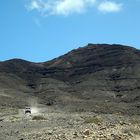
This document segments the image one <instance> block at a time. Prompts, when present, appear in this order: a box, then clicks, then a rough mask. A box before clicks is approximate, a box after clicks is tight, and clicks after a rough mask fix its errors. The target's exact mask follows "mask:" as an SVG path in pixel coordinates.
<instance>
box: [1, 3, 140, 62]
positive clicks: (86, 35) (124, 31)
mask: <svg viewBox="0 0 140 140" xmlns="http://www.w3.org/2000/svg"><path fill="white" fill-rule="evenodd" d="M139 14H140V0H1V1H0V61H3V60H7V59H12V58H21V59H26V60H29V61H34V62H42V61H47V60H51V59H53V58H55V57H57V56H60V55H62V54H65V53H66V52H68V51H70V50H72V49H75V48H78V47H81V46H85V45H86V44H88V43H119V44H125V45H130V46H133V47H135V48H140V18H139Z"/></svg>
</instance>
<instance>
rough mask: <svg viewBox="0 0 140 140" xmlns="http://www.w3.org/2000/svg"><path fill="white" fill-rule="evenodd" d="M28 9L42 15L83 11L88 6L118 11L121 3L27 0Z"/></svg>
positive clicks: (93, 0) (89, 0) (86, 0)
mask: <svg viewBox="0 0 140 140" xmlns="http://www.w3.org/2000/svg"><path fill="white" fill-rule="evenodd" d="M26 8H27V9H28V10H29V11H33V10H37V11H38V12H39V13H41V14H42V15H44V16H46V15H64V16H68V15H71V14H74V13H84V12H85V11H87V10H88V9H89V8H97V9H98V10H99V11H101V12H118V11H120V10H121V8H122V5H121V4H117V3H115V2H113V1H108V0H100V1H99V0H29V1H28V3H27V4H26Z"/></svg>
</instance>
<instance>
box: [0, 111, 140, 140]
mask: <svg viewBox="0 0 140 140" xmlns="http://www.w3.org/2000/svg"><path fill="white" fill-rule="evenodd" d="M11 111H13V110H12V109H11ZM0 127H1V129H0V140H82V139H84V140H140V118H139V116H124V115H123V116H122V115H120V114H95V113H80V112H79V113H66V112H56V113H55V112H53V111H52V112H48V113H47V112H43V113H35V114H33V115H24V114H16V113H15V114H13V115H6V116H5V115H4V114H3V115H2V114H1V117H0Z"/></svg>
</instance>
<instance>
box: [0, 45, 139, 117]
mask: <svg viewBox="0 0 140 140" xmlns="http://www.w3.org/2000/svg"><path fill="white" fill-rule="evenodd" d="M139 73H140V51H139V50H138V49H135V48H133V47H129V46H123V45H119V44H111V45H109V44H91V43H90V44H88V45H87V46H85V47H82V48H78V49H75V50H72V51H70V52H68V53H66V54H64V55H62V56H60V57H57V58H55V59H53V60H51V61H47V62H42V63H34V62H29V61H26V60H22V59H12V60H7V61H4V62H0V89H1V91H0V96H1V95H4V94H5V95H8V98H7V97H4V96H1V100H0V105H4V106H11V107H19V108H23V107H24V106H26V105H30V102H27V99H30V98H37V100H38V103H39V104H43V105H46V107H48V106H49V107H52V108H57V109H60V110H67V111H93V112H102V113H108V112H114V113H115V112H121V113H126V114H139V113H140V111H139V106H140V104H139V101H140V94H139V90H140V84H139V83H140V74H139ZM5 101H6V102H5ZM20 102H22V104H20Z"/></svg>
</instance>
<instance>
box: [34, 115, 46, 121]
mask: <svg viewBox="0 0 140 140" xmlns="http://www.w3.org/2000/svg"><path fill="white" fill-rule="evenodd" d="M32 120H36V121H39V120H47V118H45V117H44V116H42V115H37V116H33V117H32Z"/></svg>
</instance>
